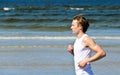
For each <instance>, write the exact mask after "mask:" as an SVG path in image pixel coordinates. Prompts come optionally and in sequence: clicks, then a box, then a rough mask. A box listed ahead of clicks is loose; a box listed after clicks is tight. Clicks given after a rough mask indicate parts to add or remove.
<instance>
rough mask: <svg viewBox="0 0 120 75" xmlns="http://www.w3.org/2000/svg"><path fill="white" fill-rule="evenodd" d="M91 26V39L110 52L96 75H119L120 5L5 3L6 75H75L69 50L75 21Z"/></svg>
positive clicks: (39, 0) (0, 7)
mask: <svg viewBox="0 0 120 75" xmlns="http://www.w3.org/2000/svg"><path fill="white" fill-rule="evenodd" d="M76 14H83V15H84V16H85V17H86V18H88V20H89V22H90V28H89V29H88V31H87V34H89V35H90V36H92V37H93V38H94V39H95V41H96V42H97V43H99V44H100V45H101V46H102V47H103V48H104V49H105V51H106V52H107V57H106V58H105V59H103V60H100V61H98V62H95V63H93V70H94V72H95V74H96V75H114V74H115V73H116V75H119V74H120V72H119V67H120V63H119V62H120V60H119V59H118V57H119V56H120V51H119V49H120V21H119V20H120V19H119V18H120V1H119V0H109V1H108V0H0V74H2V75H21V74H22V75H75V74H74V65H73V57H72V56H71V55H70V54H69V53H68V52H67V45H68V44H69V43H71V42H73V41H74V39H75V36H74V35H73V34H72V33H71V30H70V25H71V21H72V18H73V16H75V15H76Z"/></svg>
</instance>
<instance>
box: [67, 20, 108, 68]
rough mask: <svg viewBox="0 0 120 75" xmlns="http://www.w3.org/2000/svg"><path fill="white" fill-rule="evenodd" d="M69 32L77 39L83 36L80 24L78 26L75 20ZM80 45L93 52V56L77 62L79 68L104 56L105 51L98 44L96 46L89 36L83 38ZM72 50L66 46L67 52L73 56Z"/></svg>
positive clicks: (69, 46)
mask: <svg viewBox="0 0 120 75" xmlns="http://www.w3.org/2000/svg"><path fill="white" fill-rule="evenodd" d="M71 30H72V33H73V34H76V35H77V38H81V37H82V35H84V34H85V33H83V31H82V30H83V28H82V26H81V25H80V24H79V25H78V22H77V20H73V21H72V25H71ZM82 44H83V46H84V47H89V48H90V49H91V50H92V51H93V52H95V54H94V55H93V56H92V57H90V58H87V59H84V60H82V61H79V62H78V66H79V67H81V68H84V67H85V66H86V65H87V63H89V62H93V61H96V60H98V59H101V58H103V57H104V56H106V53H105V51H104V50H103V49H102V48H101V47H100V46H99V45H98V44H96V43H95V42H94V40H93V39H92V38H91V37H89V36H87V37H85V38H84V39H83V43H82ZM73 50H74V48H73V46H72V45H68V51H69V52H70V53H71V54H72V55H73V56H74V52H73Z"/></svg>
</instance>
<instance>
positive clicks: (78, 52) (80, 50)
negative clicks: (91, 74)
mask: <svg viewBox="0 0 120 75" xmlns="http://www.w3.org/2000/svg"><path fill="white" fill-rule="evenodd" d="M86 36H88V35H87V34H84V35H83V36H82V37H81V38H79V39H78V38H77V39H76V40H75V43H74V62H75V70H83V68H80V67H78V62H79V61H81V60H84V59H86V58H89V57H90V56H91V50H90V48H89V47H84V46H83V44H82V42H83V39H84V37H86ZM86 68H87V69H88V70H89V69H90V70H91V67H90V64H89V63H88V64H87V66H86Z"/></svg>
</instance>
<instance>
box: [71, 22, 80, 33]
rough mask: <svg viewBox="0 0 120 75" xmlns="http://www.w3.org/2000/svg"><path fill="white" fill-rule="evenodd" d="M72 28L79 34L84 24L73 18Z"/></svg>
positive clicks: (73, 31)
mask: <svg viewBox="0 0 120 75" xmlns="http://www.w3.org/2000/svg"><path fill="white" fill-rule="evenodd" d="M71 29H72V33H73V34H78V33H79V32H80V30H81V29H82V26H81V25H78V22H77V20H73V21H72V25H71Z"/></svg>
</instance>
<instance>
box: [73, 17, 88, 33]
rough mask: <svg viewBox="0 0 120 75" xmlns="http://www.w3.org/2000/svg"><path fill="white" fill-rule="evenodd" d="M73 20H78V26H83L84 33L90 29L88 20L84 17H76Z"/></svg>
mask: <svg viewBox="0 0 120 75" xmlns="http://www.w3.org/2000/svg"><path fill="white" fill-rule="evenodd" d="M73 20H77V21H78V24H81V25H82V27H83V32H84V33H85V32H86V31H87V29H88V27H89V23H88V20H87V19H86V18H85V17H83V16H82V15H76V16H75V17H74V18H73Z"/></svg>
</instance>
